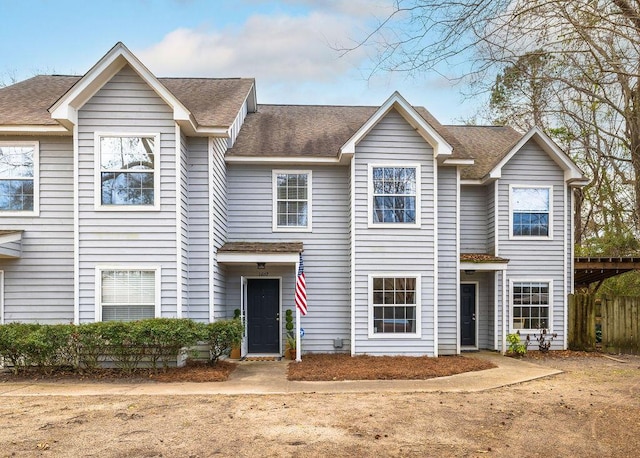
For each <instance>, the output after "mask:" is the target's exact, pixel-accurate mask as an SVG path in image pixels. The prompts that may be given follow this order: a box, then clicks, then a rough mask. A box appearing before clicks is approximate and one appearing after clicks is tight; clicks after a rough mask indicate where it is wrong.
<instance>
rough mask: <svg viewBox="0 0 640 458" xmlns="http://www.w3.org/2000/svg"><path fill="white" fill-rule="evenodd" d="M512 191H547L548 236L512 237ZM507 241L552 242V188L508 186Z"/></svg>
mask: <svg viewBox="0 0 640 458" xmlns="http://www.w3.org/2000/svg"><path fill="white" fill-rule="evenodd" d="M514 189H546V190H548V191H549V235H546V236H545V235H514V234H513V213H514V209H513V190H514ZM509 239H510V240H553V186H551V185H549V186H539V185H520V184H518V185H515V184H510V185H509Z"/></svg>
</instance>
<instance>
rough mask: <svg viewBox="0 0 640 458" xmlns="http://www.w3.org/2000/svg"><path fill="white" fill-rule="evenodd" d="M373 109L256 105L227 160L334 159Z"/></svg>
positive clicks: (444, 132) (464, 154)
mask: <svg viewBox="0 0 640 458" xmlns="http://www.w3.org/2000/svg"><path fill="white" fill-rule="evenodd" d="M378 108H379V107H375V106H331V105H258V111H257V112H256V113H249V114H248V115H247V118H246V119H245V122H244V125H243V126H242V131H241V134H240V135H239V136H238V140H237V141H236V143H235V145H234V146H233V147H232V148H231V149H230V150H229V151H228V153H227V155H228V156H230V157H233V156H236V157H261V156H265V157H269V156H280V157H287V156H297V157H299V156H303V157H304V156H306V157H336V156H337V155H338V153H339V151H340V147H341V146H342V145H344V144H345V143H346V142H347V140H349V139H350V138H351V137H352V136H353V134H355V133H356V132H357V131H358V129H359V128H360V127H361V126H362V125H363V124H364V123H365V122H366V121H367V120H368V119H369V118H370V117H371V116H373V114H374V113H375V112H376V110H378ZM416 111H417V112H418V114H420V116H422V117H423V118H424V120H425V121H427V123H428V124H429V125H430V126H431V127H433V128H434V129H435V130H436V132H438V133H439V134H440V135H441V136H442V137H443V138H444V139H445V140H446V141H447V142H448V143H449V144H451V146H453V147H454V154H453V156H454V157H456V158H470V157H472V156H471V155H470V154H469V152H468V151H467V149H466V147H465V146H464V145H463V144H461V143H460V142H459V141H458V140H457V139H456V137H455V136H454V135H452V134H451V132H450V131H449V130H448V129H446V128H445V127H444V126H442V125H441V124H440V123H439V122H438V121H437V120H436V119H435V118H434V117H433V115H432V114H431V113H429V111H427V110H426V109H425V108H423V107H416Z"/></svg>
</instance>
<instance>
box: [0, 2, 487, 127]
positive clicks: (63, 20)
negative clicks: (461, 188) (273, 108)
mask: <svg viewBox="0 0 640 458" xmlns="http://www.w3.org/2000/svg"><path fill="white" fill-rule="evenodd" d="M391 4H392V0H282V1H263V0H109V1H106V0H104V1H99V0H84V1H71V0H55V1H53V0H21V1H16V0H0V17H2V18H3V19H4V20H3V21H2V23H3V25H2V27H1V28H0V82H4V83H5V84H6V83H9V82H10V81H11V80H13V79H17V80H23V79H26V78H29V77H31V76H33V75H35V74H41V73H47V74H51V73H56V74H74V75H81V74H84V73H85V72H86V71H87V70H88V69H89V68H90V67H91V66H92V65H93V64H94V63H95V62H96V61H98V59H100V57H102V56H103V55H104V54H105V53H106V52H107V51H108V50H109V49H110V48H111V47H112V46H113V45H114V44H115V43H116V42H118V41H122V42H123V43H124V44H125V45H126V46H127V47H128V48H129V49H130V50H131V51H132V52H133V53H134V54H136V56H138V58H140V59H141V60H142V62H143V63H144V64H145V65H146V66H147V67H149V69H151V71H153V72H154V73H155V74H156V75H157V76H201V77H220V78H222V77H239V76H241V77H255V78H256V84H257V90H258V102H259V103H281V104H328V105H379V104H381V103H382V102H383V101H384V100H385V99H386V98H388V97H389V96H390V95H391V93H393V91H395V90H398V91H399V92H400V93H401V94H402V95H403V96H404V97H405V98H406V99H407V100H408V101H409V102H410V103H412V104H414V105H422V106H425V107H426V108H427V109H429V110H430V111H431V112H432V113H433V114H434V115H435V116H436V117H437V118H438V119H439V120H440V121H441V122H443V123H454V122H459V120H460V119H464V118H468V117H471V116H472V115H473V114H474V110H475V108H474V106H473V104H472V103H470V102H469V101H466V102H465V101H463V98H462V96H461V95H460V88H459V87H457V86H452V85H451V84H450V83H449V82H448V81H447V80H446V78H444V77H442V76H440V75H438V74H436V73H432V74H424V75H421V76H420V77H414V78H411V79H409V78H406V77H405V76H402V75H395V74H388V73H387V74H378V75H374V76H373V77H371V78H370V77H369V76H370V70H369V69H370V68H371V66H372V61H371V55H370V54H371V52H370V51H368V50H367V49H358V50H356V51H354V52H351V53H348V54H347V55H346V56H342V57H341V56H340V53H339V52H337V51H335V49H334V48H335V47H337V46H340V45H342V46H345V45H349V44H353V43H355V42H356V41H358V40H360V39H361V38H362V37H363V36H365V34H366V33H367V31H370V30H371V29H372V27H374V26H375V24H376V18H378V19H381V18H384V17H385V16H386V14H388V12H389V11H390V5H391ZM445 72H446V69H445Z"/></svg>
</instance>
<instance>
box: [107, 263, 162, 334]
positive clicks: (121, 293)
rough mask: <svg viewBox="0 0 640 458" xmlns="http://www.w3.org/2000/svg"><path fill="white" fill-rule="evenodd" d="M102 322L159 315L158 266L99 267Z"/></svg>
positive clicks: (132, 319)
mask: <svg viewBox="0 0 640 458" xmlns="http://www.w3.org/2000/svg"><path fill="white" fill-rule="evenodd" d="M97 270H98V273H97V275H98V280H99V283H98V285H99V286H98V288H97V289H98V290H97V291H96V293H97V294H96V296H97V297H98V298H99V299H100V300H99V302H98V301H96V302H98V303H99V307H100V309H99V310H98V311H97V313H98V314H99V315H98V317H99V318H101V319H102V321H134V320H141V319H144V318H153V317H155V316H156V310H157V309H158V307H157V301H158V296H159V294H158V293H157V291H156V286H157V284H158V282H159V280H158V277H159V268H150V269H147V268H144V269H139V268H131V269H129V268H124V269H120V268H98V269H97Z"/></svg>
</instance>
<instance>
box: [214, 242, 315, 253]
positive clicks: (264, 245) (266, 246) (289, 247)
mask: <svg viewBox="0 0 640 458" xmlns="http://www.w3.org/2000/svg"><path fill="white" fill-rule="evenodd" d="M301 251H303V245H302V242H227V243H225V244H224V245H222V246H221V247H220V248H219V249H218V253H300V252H301Z"/></svg>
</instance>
